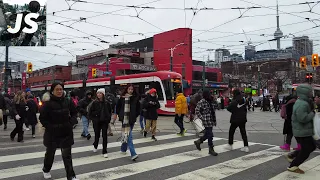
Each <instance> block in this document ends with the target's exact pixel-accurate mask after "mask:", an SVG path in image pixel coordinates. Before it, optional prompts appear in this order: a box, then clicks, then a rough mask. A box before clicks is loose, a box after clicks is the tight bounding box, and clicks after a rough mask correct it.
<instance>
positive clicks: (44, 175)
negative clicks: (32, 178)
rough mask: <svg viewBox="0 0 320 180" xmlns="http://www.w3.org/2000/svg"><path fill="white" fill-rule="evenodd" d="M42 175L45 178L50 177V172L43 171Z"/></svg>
mask: <svg viewBox="0 0 320 180" xmlns="http://www.w3.org/2000/svg"><path fill="white" fill-rule="evenodd" d="M43 177H44V178H45V179H51V174H50V172H47V173H45V172H43Z"/></svg>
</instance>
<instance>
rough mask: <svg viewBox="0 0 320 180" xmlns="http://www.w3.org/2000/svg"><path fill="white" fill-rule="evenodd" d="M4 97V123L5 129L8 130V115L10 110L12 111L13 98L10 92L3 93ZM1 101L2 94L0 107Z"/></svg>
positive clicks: (0, 99)
mask: <svg viewBox="0 0 320 180" xmlns="http://www.w3.org/2000/svg"><path fill="white" fill-rule="evenodd" d="M3 97H4V101H5V102H4V103H5V104H4V105H2V107H3V124H4V127H3V129H4V130H6V129H7V128H8V127H7V124H8V116H9V115H10V112H12V106H13V105H12V100H11V99H10V95H9V94H8V93H5V94H4V95H3ZM1 101H2V98H1V95H0V107H1Z"/></svg>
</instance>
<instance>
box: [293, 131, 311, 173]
mask: <svg viewBox="0 0 320 180" xmlns="http://www.w3.org/2000/svg"><path fill="white" fill-rule="evenodd" d="M296 139H297V142H298V143H299V144H300V145H301V150H298V151H294V152H292V153H291V154H289V157H290V158H292V159H294V160H293V161H292V163H291V164H290V167H294V166H296V167H298V166H300V165H301V164H302V163H303V162H304V161H305V160H307V159H308V158H309V156H310V154H311V153H312V152H313V151H314V150H315V149H316V145H315V143H314V139H313V137H312V136H309V137H296Z"/></svg>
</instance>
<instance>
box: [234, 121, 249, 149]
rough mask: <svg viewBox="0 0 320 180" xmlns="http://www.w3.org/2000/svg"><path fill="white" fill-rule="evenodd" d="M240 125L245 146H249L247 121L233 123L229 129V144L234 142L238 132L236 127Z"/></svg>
mask: <svg viewBox="0 0 320 180" xmlns="http://www.w3.org/2000/svg"><path fill="white" fill-rule="evenodd" d="M238 127H239V129H240V133H241V136H242V140H243V144H244V146H249V144H248V137H247V132H246V123H231V126H230V129H229V144H230V145H232V144H233V137H234V133H235V132H236V129H237V128H238Z"/></svg>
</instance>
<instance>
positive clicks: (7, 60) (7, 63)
mask: <svg viewBox="0 0 320 180" xmlns="http://www.w3.org/2000/svg"><path fill="white" fill-rule="evenodd" d="M4 67H5V71H4V92H5V93H8V81H9V75H8V73H9V43H8V41H6V60H5V66H4Z"/></svg>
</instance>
